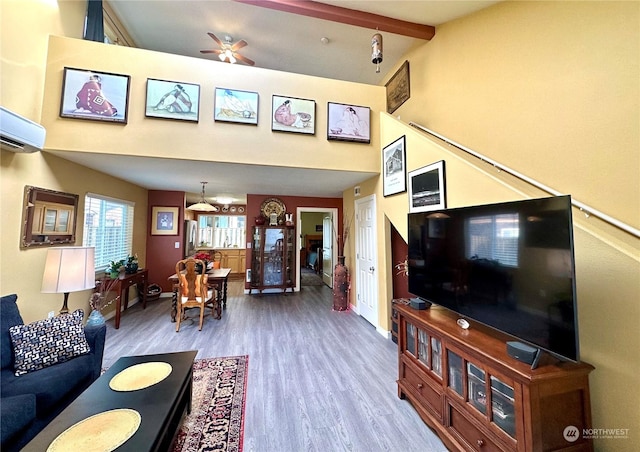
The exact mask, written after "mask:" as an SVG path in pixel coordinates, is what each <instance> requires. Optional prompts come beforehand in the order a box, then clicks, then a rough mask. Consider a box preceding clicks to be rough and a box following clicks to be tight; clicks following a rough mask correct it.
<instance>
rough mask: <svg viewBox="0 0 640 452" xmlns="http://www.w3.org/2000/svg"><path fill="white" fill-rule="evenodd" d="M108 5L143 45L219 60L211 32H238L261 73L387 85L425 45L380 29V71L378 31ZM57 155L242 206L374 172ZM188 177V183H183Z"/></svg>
mask: <svg viewBox="0 0 640 452" xmlns="http://www.w3.org/2000/svg"><path fill="white" fill-rule="evenodd" d="M107 2H108V3H109V5H110V6H111V7H112V9H113V10H114V12H115V14H116V15H117V16H118V19H119V20H120V21H121V22H122V24H123V25H124V26H125V28H126V30H127V32H128V33H129V35H130V36H131V37H132V39H133V40H134V41H135V46H136V47H139V48H143V49H148V50H154V51H160V52H166V53H172V54H178V55H186V56H191V57H196V58H206V59H210V60H212V61H218V60H217V56H216V55H212V54H209V55H203V54H201V53H200V50H203V49H214V48H218V46H217V44H216V43H215V42H214V41H213V40H212V39H211V38H210V37H209V36H208V35H207V32H212V33H214V34H215V35H216V36H217V37H218V38H220V39H221V40H224V36H225V35H230V36H232V37H233V39H234V41H237V40H240V39H244V40H246V41H247V42H248V45H247V46H246V47H244V48H242V49H241V50H239V53H240V54H242V55H244V56H245V57H247V58H250V59H252V60H254V61H255V62H256V67H262V68H267V69H274V70H280V71H286V72H292V73H300V74H308V75H315V76H320V77H326V78H333V79H339V80H349V81H354V82H359V83H367V84H375V85H379V84H382V83H383V81H384V80H385V78H386V74H387V73H388V72H389V71H390V70H391V69H393V68H394V67H395V65H396V63H398V62H399V60H400V59H401V58H402V56H403V55H404V54H405V53H406V52H407V51H408V49H410V48H411V47H412V46H413V45H414V44H416V43H417V42H422V41H420V40H417V39H415V38H409V37H406V36H400V35H396V34H392V33H387V32H382V35H383V57H384V59H383V62H382V63H381V68H380V73H378V74H377V73H376V72H375V65H374V64H372V63H371V36H372V35H373V34H374V33H375V32H376V31H375V30H372V29H366V28H361V27H356V26H351V25H345V24H341V23H335V22H330V21H327V20H323V19H315V18H311V17H306V16H301V15H295V14H291V13H286V12H281V11H275V10H271V9H267V8H263V7H259V6H253V5H248V4H242V3H237V2H234V1H231V0H215V1H204V0H197V1H177V0H173V1H168V0H145V1H141V0H108V1H107ZM322 3H327V4H331V5H335V6H341V7H344V8H350V9H355V10H360V11H365V12H369V13H374V14H379V15H382V16H387V17H391V18H394V19H400V20H406V21H410V22H414V23H419V24H423V25H432V26H436V25H440V24H442V23H444V22H447V21H450V20H453V19H456V18H459V17H462V16H464V15H467V14H470V13H472V12H475V11H477V10H480V9H483V8H486V7H487V6H490V5H492V4H494V3H497V2H496V1H475V0H473V1H457V0H454V1H444V0H442V1H420V0H412V1H325V2H322ZM323 37H326V38H328V40H329V42H328V44H323V43H322V42H321V41H320V39H321V38H323ZM219 64H226V63H222V62H219ZM54 153H55V154H56V155H59V156H60V157H62V158H65V159H68V160H72V161H75V162H77V163H80V164H82V165H84V166H87V167H90V168H94V169H97V170H100V171H102V172H104V173H107V174H110V175H113V176H115V177H118V178H121V179H124V180H127V181H129V182H132V183H135V184H137V185H140V186H142V187H145V188H147V189H152V190H176V191H185V192H187V198H188V199H189V200H193V201H196V200H197V198H199V196H200V195H199V194H200V190H201V185H199V184H197V185H196V184H194V180H198V181H200V180H202V181H207V182H208V184H207V188H206V193H207V198H208V199H210V198H212V197H214V196H215V195H219V196H221V195H223V194H231V195H232V196H233V197H234V198H235V199H236V201H235V202H236V203H243V202H245V200H246V193H255V194H277V195H298V196H317V197H340V196H341V194H342V191H343V190H344V189H345V188H347V187H350V186H352V185H355V184H357V183H359V182H361V181H364V180H366V179H368V178H370V177H371V176H372V175H373V174H370V173H354V172H343V171H319V170H305V169H299V170H295V169H289V168H284V167H261V166H246V165H230V164H220V163H216V162H195V163H194V162H187V161H177V162H176V161H171V160H166V159H157V158H140V157H127V156H121V155H117V156H116V155H108V156H102V155H99V156H98V155H95V154H92V153H78V152H60V151H56V152H54ZM184 174H188V175H189V177H184ZM196 175H200V176H199V177H196ZM283 181H285V182H284V183H283Z"/></svg>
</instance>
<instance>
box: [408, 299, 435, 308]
mask: <svg viewBox="0 0 640 452" xmlns="http://www.w3.org/2000/svg"><path fill="white" fill-rule="evenodd" d="M409 306H411V307H412V308H413V309H418V310H423V309H428V308H430V307H431V303H429V302H428V301H426V300H422V299H420V298H417V297H416V298H412V299H411V300H409Z"/></svg>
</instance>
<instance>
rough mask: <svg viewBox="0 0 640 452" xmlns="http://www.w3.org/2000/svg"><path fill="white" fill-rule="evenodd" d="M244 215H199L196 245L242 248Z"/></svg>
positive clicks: (244, 235)
mask: <svg viewBox="0 0 640 452" xmlns="http://www.w3.org/2000/svg"><path fill="white" fill-rule="evenodd" d="M245 231H246V217H245V216H244V215H199V216H198V246H203V247H207V248H244V247H245V246H244V242H245V240H246V232H245Z"/></svg>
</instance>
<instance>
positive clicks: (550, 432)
mask: <svg viewBox="0 0 640 452" xmlns="http://www.w3.org/2000/svg"><path fill="white" fill-rule="evenodd" d="M394 307H395V309H396V312H397V321H398V353H399V359H398V366H399V376H398V396H399V397H400V398H406V399H408V400H409V401H410V402H411V404H412V405H413V406H414V408H415V409H416V411H417V412H418V414H419V415H420V416H421V417H422V419H423V420H424V421H425V422H426V423H427V424H429V426H430V427H432V428H433V429H434V430H435V431H436V433H438V435H439V436H440V438H441V439H442V441H443V442H444V443H445V445H446V446H447V447H448V448H449V449H452V450H496V451H511V450H515V451H538V450H567V451H568V450H571V451H578V450H580V451H591V450H592V449H593V445H592V441H591V439H589V438H585V437H580V438H578V439H577V440H576V441H574V442H568V441H567V440H566V439H565V438H564V435H563V431H564V429H565V428H566V426H567V425H574V426H575V427H576V428H577V429H578V430H579V431H582V429H588V428H590V426H591V412H590V403H589V379H588V376H589V373H590V372H591V371H592V370H593V366H591V365H590V364H588V363H585V362H582V363H571V362H560V361H558V360H557V359H555V358H553V357H550V358H549V359H548V360H547V362H546V363H545V364H544V365H542V366H540V367H538V368H537V369H531V367H530V366H529V365H527V364H525V363H522V362H519V361H517V360H515V359H514V358H512V357H510V356H509V355H508V353H507V351H506V339H508V338H507V337H506V336H505V335H504V334H502V333H499V332H497V331H494V330H491V329H488V328H485V327H483V326H481V325H472V328H470V329H468V330H463V329H462V328H460V327H459V326H458V325H457V323H456V320H457V315H456V314H455V313H453V312H452V311H449V310H447V309H444V308H441V307H438V306H435V305H434V306H432V307H431V308H430V309H427V310H415V309H412V308H411V307H409V306H407V305H403V304H395V306H394ZM560 413H561V414H562V415H561V416H560V415H559V414H560ZM567 422H568V424H567Z"/></svg>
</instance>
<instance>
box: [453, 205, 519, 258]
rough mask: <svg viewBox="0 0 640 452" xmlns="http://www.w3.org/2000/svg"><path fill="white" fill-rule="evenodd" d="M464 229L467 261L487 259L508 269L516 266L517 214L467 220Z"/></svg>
mask: <svg viewBox="0 0 640 452" xmlns="http://www.w3.org/2000/svg"><path fill="white" fill-rule="evenodd" d="M465 228H466V231H465V237H466V239H465V255H466V257H467V258H468V259H488V260H492V261H497V262H499V263H500V264H501V265H504V266H508V267H517V266H518V240H519V236H520V228H519V226H518V214H517V213H506V214H500V215H488V216H482V217H473V218H469V219H467V220H466V222H465Z"/></svg>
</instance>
